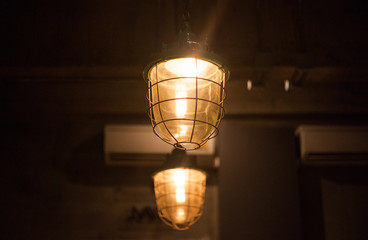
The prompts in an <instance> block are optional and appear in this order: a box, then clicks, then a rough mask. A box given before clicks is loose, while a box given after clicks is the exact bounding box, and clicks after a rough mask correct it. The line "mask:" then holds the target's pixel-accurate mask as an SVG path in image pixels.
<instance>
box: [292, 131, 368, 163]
mask: <svg viewBox="0 0 368 240" xmlns="http://www.w3.org/2000/svg"><path fill="white" fill-rule="evenodd" d="M296 134H297V136H298V137H299V143H300V154H301V155H300V159H301V162H302V163H303V164H329V165H356V164H368V127H366V126H359V127H358V126H300V127H299V128H298V129H297V131H296Z"/></svg>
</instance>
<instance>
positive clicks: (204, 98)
mask: <svg viewBox="0 0 368 240" xmlns="http://www.w3.org/2000/svg"><path fill="white" fill-rule="evenodd" d="M229 75H230V72H229V70H228V68H227V66H226V65H225V64H224V61H223V60H221V58H220V57H219V56H217V55H216V54H214V53H212V52H209V51H208V50H207V49H206V47H204V46H202V45H201V44H200V43H199V42H198V41H197V40H196V38H195V36H194V34H193V33H192V32H191V31H190V27H189V24H188V23H186V24H185V27H184V29H183V30H182V31H181V32H180V34H179V38H178V40H177V42H175V43H174V44H173V45H172V46H171V47H169V48H167V49H164V50H163V51H162V52H161V53H159V54H158V55H157V56H156V57H155V58H154V60H152V61H151V62H150V63H149V64H148V65H147V66H146V67H145V69H144V71H143V77H144V79H145V80H146V81H147V83H148V91H147V99H148V101H149V111H148V115H149V117H150V119H151V123H152V127H153V131H154V133H155V134H156V135H157V136H158V137H160V138H161V139H162V140H164V141H165V142H167V143H169V144H172V145H173V146H174V147H176V148H179V149H183V150H194V149H198V148H200V147H201V146H202V145H203V144H205V143H206V142H207V141H208V140H209V139H210V138H213V137H215V136H216V135H217V134H218V126H219V124H220V122H221V120H222V118H223V116H224V107H223V106H224V99H225V82H226V80H227V79H228V78H229Z"/></svg>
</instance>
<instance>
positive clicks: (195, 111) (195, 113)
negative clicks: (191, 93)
mask: <svg viewBox="0 0 368 240" xmlns="http://www.w3.org/2000/svg"><path fill="white" fill-rule="evenodd" d="M195 70H196V71H195V76H196V77H195V78H196V99H195V110H194V120H193V127H192V134H191V136H190V140H189V142H192V140H193V134H194V129H195V125H196V120H197V105H198V76H197V71H198V58H197V57H196V69H195Z"/></svg>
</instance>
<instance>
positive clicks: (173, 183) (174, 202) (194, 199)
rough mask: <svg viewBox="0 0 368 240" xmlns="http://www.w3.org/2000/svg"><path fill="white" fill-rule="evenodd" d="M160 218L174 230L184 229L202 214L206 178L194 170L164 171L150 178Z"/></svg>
mask: <svg viewBox="0 0 368 240" xmlns="http://www.w3.org/2000/svg"><path fill="white" fill-rule="evenodd" d="M154 186H155V195H156V204H157V210H158V214H159V216H160V218H161V219H162V221H163V222H165V223H166V224H167V225H169V226H171V227H172V228H174V229H176V230H185V229H188V228H189V227H190V226H191V225H192V224H194V223H195V222H196V221H198V219H199V218H200V216H201V215H202V213H203V206H204V196H205V191H206V175H205V174H204V173H203V172H201V171H199V170H195V169H184V168H176V169H168V170H164V171H161V172H159V173H157V174H156V175H155V176H154Z"/></svg>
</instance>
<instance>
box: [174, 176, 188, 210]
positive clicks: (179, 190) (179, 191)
mask: <svg viewBox="0 0 368 240" xmlns="http://www.w3.org/2000/svg"><path fill="white" fill-rule="evenodd" d="M174 184H175V187H176V189H175V197H176V202H177V203H183V202H185V171H184V170H183V169H176V170H175V172H174Z"/></svg>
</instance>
